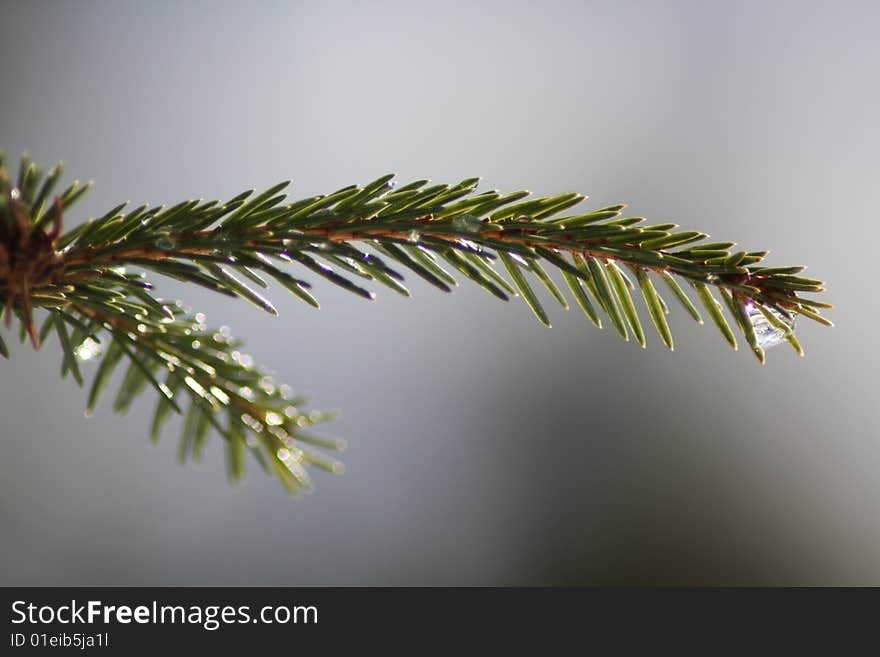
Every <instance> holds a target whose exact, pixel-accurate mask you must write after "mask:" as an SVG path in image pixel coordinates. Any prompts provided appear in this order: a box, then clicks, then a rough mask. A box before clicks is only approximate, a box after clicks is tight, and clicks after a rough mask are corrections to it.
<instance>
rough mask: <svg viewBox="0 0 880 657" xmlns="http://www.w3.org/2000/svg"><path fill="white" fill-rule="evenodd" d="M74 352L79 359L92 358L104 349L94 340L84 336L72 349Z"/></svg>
mask: <svg viewBox="0 0 880 657" xmlns="http://www.w3.org/2000/svg"><path fill="white" fill-rule="evenodd" d="M74 352H75V353H76V357H77V358H78V359H79V360H92V359H93V358H97V357H98V356H100V355H101V354H102V353H104V349H103V347H101V345H100V344H99V343H98V342H97V341H96V340H93V339H92V338H86V339H85V340H83V343H82V344H81V345H79V346H78V347H77V348H76V349H75V350H74Z"/></svg>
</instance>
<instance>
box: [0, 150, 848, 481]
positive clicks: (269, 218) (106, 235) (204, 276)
mask: <svg viewBox="0 0 880 657" xmlns="http://www.w3.org/2000/svg"><path fill="white" fill-rule="evenodd" d="M61 173H62V169H61V165H59V166H57V167H55V168H54V169H52V170H51V171H50V172H49V173H48V175H44V174H43V173H42V172H41V171H40V170H39V169H38V168H37V167H36V166H35V165H34V164H33V163H31V162H30V161H29V159H28V158H27V156H24V157H23V158H22V161H21V166H20V169H19V173H18V177H17V179H16V180H15V181H14V182H13V181H12V180H10V178H9V175H8V173H7V170H6V168H5V166H4V164H3V162H2V159H0V301H2V304H3V305H2V312H3V315H4V317H5V321H6V325H7V326H9V324H10V322H11V321H12V319H13V317H16V318H17V319H18V321H19V324H20V327H21V331H20V337H21V339H22V340H26V339H28V338H29V339H30V341H31V343H32V344H33V346H34V347H35V348H39V346H40V344H41V343H42V342H43V341H45V340H46V339H47V338H48V337H49V336H50V335H53V334H54V335H55V336H57V338H58V341H59V344H60V345H61V348H62V352H63V360H62V375H66V374H67V373H68V372H69V373H70V374H71V375H72V376H73V378H74V379H75V380H76V381H77V383H78V384H79V385H84V377H83V375H82V371H81V368H80V363H81V362H82V361H84V360H92V359H95V360H100V362H99V364H98V367H97V371H96V373H95V376H94V379H93V381H92V383H91V388H90V392H89V396H88V405H87V408H88V411H89V412H91V411H92V410H93V409H94V408H95V406H96V404H97V402H98V399H99V397H100V395H101V393H102V392H103V390H104V389H105V388H106V386H107V384H108V382H109V381H110V378H111V376H112V374H113V372H114V371H115V370H116V368H117V367H118V366H119V365H120V363H121V362H123V361H124V362H126V363H127V368H126V371H125V374H124V375H123V378H122V383H121V385H120V388H119V390H118V392H117V395H116V398H115V401H114V404H113V408H114V410H115V411H117V412H120V413H124V412H125V411H127V410H128V408H129V407H130V406H131V404H132V402H133V400H134V399H135V398H136V397H137V396H138V395H139V394H140V393H141V392H143V391H144V390H147V389H150V388H152V389H153V390H154V391H155V392H156V393H157V396H158V403H157V406H156V410H155V413H154V419H153V422H152V427H151V436H152V438H153V440H156V439H158V437H159V434H160V432H161V430H162V427H163V425H164V424H165V422H166V421H167V420H168V418H169V417H170V416H171V414H172V413H178V414H182V415H184V417H185V419H184V429H183V438H182V442H181V447H180V457H181V459H182V460H184V459H186V458H188V457H192V458H195V459H198V458H199V456H200V455H201V454H202V452H203V449H204V446H205V443H206V440H207V438H208V437H209V435H210V434H211V433H212V432H216V433H217V434H219V435H220V436H222V437H223V438H224V439H225V443H226V449H227V462H228V469H229V474H230V477H231V478H232V480H233V481H235V480H237V479H238V478H239V477H240V476H241V474H242V472H243V467H244V457H245V454H246V453H247V452H248V451H250V452H252V453H253V454H254V456H255V457H256V458H257V459H258V460H259V461H260V462H261V463H262V465H263V466H264V467H265V468H266V469H267V470H269V471H271V472H275V473H277V475H278V476H279V477H280V478H281V480H282V481H283V482H284V483H285V484H286V485H287V486H288V488H289V489H290V490H292V491H295V490H297V489H300V488H303V487H308V486H309V474H308V470H307V466H309V465H316V466H319V467H323V468H325V469H328V470H330V471H337V470H338V469H339V467H340V466H339V464H338V463H337V462H336V461H334V460H332V459H330V458H327V457H326V456H324V455H323V454H322V453H320V452H319V451H316V450H315V449H314V448H315V447H318V448H323V449H330V450H333V449H338V448H340V447H341V442H340V441H336V440H330V439H324V438H320V437H318V436H315V435H313V434H312V433H311V432H310V427H312V426H313V425H315V424H319V423H321V422H323V421H324V420H326V419H328V416H327V415H326V414H322V413H317V412H307V411H305V410H303V407H304V405H305V400H303V399H295V398H293V397H292V394H291V391H290V388H289V387H288V386H286V385H283V384H279V383H278V382H276V381H275V380H274V379H273V378H272V377H271V376H269V375H268V374H267V373H266V372H265V370H263V369H261V368H259V367H256V366H255V365H254V364H253V362H252V361H251V359H250V357H248V356H246V355H244V354H242V352H241V351H240V349H241V345H242V343H241V342H240V341H239V340H237V339H235V338H233V337H232V336H231V332H230V331H229V329H228V328H227V327H217V328H208V326H207V325H206V323H205V317H204V315H203V314H201V313H195V314H193V313H191V312H190V311H189V310H188V309H187V308H185V307H184V306H183V304H182V303H181V302H179V301H178V302H173V303H172V302H167V301H165V300H163V299H161V298H159V297H157V296H155V295H154V293H153V285H152V283H151V282H150V281H149V280H148V279H147V277H146V272H149V273H153V274H160V275H163V276H167V277H170V278H175V279H177V280H180V281H183V282H185V283H192V284H195V285H199V286H201V287H205V288H207V289H209V290H211V291H213V292H217V293H220V294H224V295H228V296H231V297H240V298H243V299H245V300H247V301H249V302H251V303H253V304H255V305H257V306H258V307H260V308H261V309H263V310H265V311H267V312H269V313H271V314H277V312H276V310H275V308H274V306H273V305H272V303H271V302H270V301H269V300H268V299H267V298H266V296H265V293H264V292H263V291H262V290H264V289H265V288H267V287H268V284H269V283H268V280H267V279H272V280H274V281H275V282H277V283H278V284H280V285H281V286H283V287H284V288H286V289H287V290H289V291H290V292H291V293H293V294H294V295H295V296H297V297H298V298H299V299H301V300H302V301H304V302H306V303H307V304H309V305H312V306H315V307H318V301H317V300H316V299H315V297H314V296H313V295H312V293H311V291H310V285H309V283H308V282H307V280H305V279H303V278H300V275H317V276H321V277H323V278H325V279H327V280H329V281H331V282H332V283H334V284H336V285H338V286H340V287H342V288H343V289H346V290H348V291H350V292H352V293H354V294H356V295H359V296H361V297H364V298H366V299H373V298H374V294H373V292H372V290H370V289H369V284H370V283H371V282H376V283H379V284H381V285H384V286H386V287H388V288H390V289H391V290H393V291H394V292H396V293H398V294H402V295H404V296H409V291H408V290H407V288H406V287H405V286H404V277H403V275H402V274H401V273H400V272H399V271H398V269H405V270H409V271H410V272H411V273H413V274H415V275H417V276H419V277H421V278H422V279H424V280H425V281H427V282H428V283H430V284H431V285H434V286H435V287H437V288H439V289H441V290H443V291H444V292H449V291H451V289H452V288H453V287H454V286H456V285H457V282H456V278H455V277H454V276H453V275H452V274H450V272H449V271H448V270H447V267H448V268H451V269H452V270H455V271H457V272H458V273H459V274H461V275H462V276H464V277H465V278H469V279H470V280H472V281H473V282H474V283H476V284H477V285H479V286H480V287H482V288H483V289H484V290H486V291H487V292H488V293H489V294H491V295H493V296H495V297H497V298H499V299H502V300H505V301H506V300H508V299H509V298H510V297H511V296H521V297H522V298H523V300H524V301H525V302H526V304H527V305H528V306H529V307H530V309H531V310H532V312H533V313H534V315H535V316H536V318H537V319H538V320H539V321H540V322H541V323H543V324H546V325H547V326H550V319H549V315H548V313H547V312H546V310H545V309H544V307H543V304H542V302H541V300H540V299H539V297H538V294H537V293H536V292H535V288H534V285H535V284H536V283H537V284H538V285H539V286H540V287H543V288H545V289H546V290H547V291H548V292H549V294H550V296H551V297H553V298H554V299H555V300H556V301H557V302H558V303H559V304H560V305H561V306H562V307H563V308H568V301H567V298H566V296H565V295H564V294H563V292H562V290H561V289H560V288H559V286H558V285H557V283H556V282H555V281H554V279H553V278H552V277H551V276H550V274H549V273H548V271H547V268H548V267H549V268H550V270H551V271H553V270H555V271H556V272H557V273H558V274H559V275H560V277H561V280H562V281H563V282H564V286H565V287H566V288H567V289H568V291H569V293H570V295H571V297H572V298H573V300H574V301H575V302H576V304H577V305H578V307H579V308H580V309H581V310H582V311H583V313H584V315H585V316H586V317H587V319H589V321H591V322H592V323H593V324H595V325H596V326H598V327H600V328H601V327H602V322H603V320H605V321H608V322H610V324H611V326H612V327H613V328H614V330H615V331H616V332H617V333H618V334H619V335H620V336H621V337H622V338H623V339H624V340H629V338H630V336H632V337H633V338H634V339H635V340H636V341H637V342H638V343H639V344H640V345H641V346H642V347H645V346H646V344H647V337H646V332H645V330H644V328H643V326H642V320H641V319H640V317H639V312H638V310H637V301H636V298H635V297H641V300H642V302H643V303H644V305H645V309H646V310H647V315H648V316H649V317H650V319H651V323H652V324H653V326H654V328H655V329H656V332H657V334H658V336H659V338H660V340H661V342H663V343H664V344H665V345H666V346H667V347H668V348H669V349H672V348H673V344H674V343H673V337H672V332H671V328H670V326H669V322H668V320H667V315H668V314H669V307H668V306H667V303H666V301H665V300H664V298H663V296H661V293H660V289H662V290H664V291H668V292H669V293H671V297H674V298H675V299H676V300H677V301H678V302H679V303H680V304H681V305H682V307H683V308H684V309H685V311H686V312H687V313H688V314H689V315H690V316H691V317H692V318H693V319H694V320H696V321H697V322H699V323H702V322H703V319H702V316H701V314H700V312H699V311H698V309H697V307H696V305H695V304H694V303H693V301H692V300H691V299H690V297H689V296H688V295H687V293H686V292H685V289H684V288H686V287H692V288H693V290H694V291H695V292H696V295H697V298H698V299H699V301H700V303H701V304H702V306H703V307H704V309H705V311H706V313H707V314H708V316H709V318H710V319H711V320H712V322H713V323H714V324H715V326H716V327H717V328H718V330H719V332H720V333H721V335H722V336H723V337H724V339H725V340H726V341H727V342H728V343H729V344H730V345H731V346H732V347H733V348H734V349H736V348H737V338H736V335H735V333H734V331H733V329H732V328H731V321H730V320H732V323H733V324H734V325H735V326H736V327H737V328H738V330H739V332H740V333H741V335H742V337H743V339H744V340H745V343H746V344H747V345H748V346H749V348H750V350H751V351H752V352H753V353H754V354H755V356H756V357H757V358H758V360H759V361H760V362H761V363H763V362H764V359H765V349H766V348H768V347H771V346H774V345H775V344H778V343H780V342H783V341H787V342H788V343H789V344H790V345H791V346H792V347H793V348H794V349H795V351H797V352H798V353H799V354H800V355H803V349H802V348H801V345H800V343H799V342H798V340H797V338H796V337H795V334H794V331H793V327H794V320H795V316H796V315H803V316H804V317H807V318H808V319H811V320H814V321H817V322H820V323H822V324H826V325H829V326H830V325H831V323H830V322H829V321H828V320H827V319H825V318H824V317H823V316H822V315H821V314H820V312H821V310H823V309H826V308H831V306H830V305H829V304H827V303H824V302H820V301H816V300H814V299H811V298H805V297H804V296H803V295H804V294H805V293H817V292H822V291H823V287H822V286H823V283H822V282H821V281H818V280H815V279H812V278H806V277H803V276H800V273H801V271H802V270H803V269H804V268H803V267H766V266H764V265H763V264H762V263H763V260H764V258H765V256H766V255H767V252H766V251H748V252H747V251H732V249H733V248H734V247H735V246H736V245H735V243H733V242H713V243H709V242H707V241H706V240H707V238H708V235H706V234H704V233H701V232H698V231H688V230H678V226H676V225H675V224H670V223H661V224H646V220H645V219H644V218H642V217H628V216H622V213H623V210H624V208H625V206H623V205H613V206H609V207H605V208H600V209H597V210H591V211H582V212H579V213H575V214H570V213H569V211H570V210H571V209H572V208H574V207H575V206H576V205H578V204H580V203H581V202H582V201H583V200H584V199H585V197H584V196H582V195H581V194H577V193H565V194H558V195H555V196H547V197H541V198H530V197H529V193H528V192H526V191H516V192H512V193H508V194H502V193H500V192H497V191H494V190H493V191H487V192H482V193H477V192H476V188H477V183H478V182H479V181H478V179H477V178H469V179H466V180H463V181H462V182H460V183H457V184H452V185H446V184H435V185H431V184H429V181H428V180H418V181H415V182H412V183H409V184H406V185H403V186H401V187H397V188H395V187H394V185H393V182H392V178H393V176H391V175H386V176H382V177H380V178H378V179H376V180H374V181H373V182H371V183H369V184H367V185H364V186H356V185H352V186H349V187H344V188H342V189H340V190H338V191H336V192H334V193H332V194H328V195H326V196H314V197H310V198H305V199H301V200H298V201H294V202H292V203H291V202H288V201H287V196H286V194H285V192H284V190H285V188H286V187H287V186H288V183H286V182H285V183H280V184H278V185H276V186H274V187H271V188H270V189H268V190H266V191H264V192H262V193H259V194H254V192H253V191H248V192H244V193H242V194H239V195H238V196H236V197H234V198H232V199H230V200H228V201H226V202H225V203H221V202H218V201H210V202H202V201H198V200H190V201H184V202H181V203H179V204H177V205H174V206H171V207H168V208H164V207H148V206H146V205H142V206H140V207H137V208H135V209H133V210H128V211H126V204H121V205H119V206H117V207H115V208H113V209H111V210H110V211H109V212H107V213H106V214H104V215H103V216H101V217H98V218H94V219H90V220H88V221H86V222H84V223H82V224H80V225H79V226H77V227H76V228H73V229H72V230H70V231H68V232H66V233H63V232H62V229H63V227H62V223H63V214H64V212H66V211H67V210H68V209H69V208H70V207H71V206H72V205H73V204H74V203H75V202H76V201H77V200H78V199H79V198H81V197H82V195H83V194H84V192H85V191H86V190H87V189H88V187H89V185H81V184H79V183H78V182H74V183H73V184H71V185H70V186H69V187H68V188H67V189H66V190H65V191H63V192H61V193H60V194H58V195H56V196H53V190H54V187H55V185H56V184H57V183H58V181H59V179H60V177H61ZM50 198H51V199H52V200H51V201H50ZM499 265H500V266H499ZM504 273H506V274H507V277H505V276H504ZM682 283H684V284H685V285H684V286H682ZM713 290H714V291H715V292H714V293H713ZM716 295H717V296H716ZM717 297H720V298H721V301H720V302H719V300H718V298H717ZM725 311H726V312H725ZM37 312H39V313H41V314H44V315H45V317H43V318H42V319H41V323H40V324H39V328H38V321H37V317H36V315H37ZM0 353H2V355H3V356H8V350H7V348H6V344H5V342H3V338H2V336H0Z"/></svg>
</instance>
